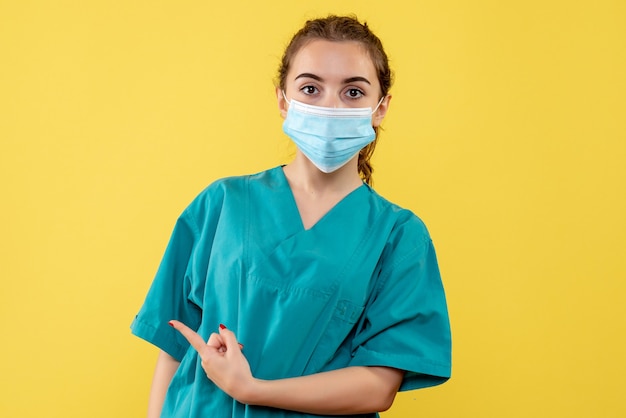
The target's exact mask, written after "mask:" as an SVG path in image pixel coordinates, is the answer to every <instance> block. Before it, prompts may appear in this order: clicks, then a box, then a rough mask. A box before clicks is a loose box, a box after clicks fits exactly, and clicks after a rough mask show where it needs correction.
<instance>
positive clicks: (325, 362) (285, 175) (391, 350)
mask: <svg viewBox="0 0 626 418" xmlns="http://www.w3.org/2000/svg"><path fill="white" fill-rule="evenodd" d="M390 85H391V72H390V70H389V65H388V61H387V57H386V55H385V52H384V50H383V47H382V45H381V43H380V41H379V40H378V38H377V37H376V36H375V35H374V34H373V33H372V32H371V31H370V30H369V28H368V27H367V25H365V24H361V23H359V22H358V21H357V20H356V19H354V18H351V17H336V16H329V17H328V18H324V19H317V20H312V21H309V22H307V23H306V24H305V26H304V27H303V28H302V29H301V30H300V31H299V32H298V33H296V35H295V36H294V38H293V39H292V41H291V43H290V44H289V46H288V47H287V49H286V51H285V54H284V56H283V59H282V65H281V68H280V70H279V80H278V86H277V88H276V96H277V100H278V107H279V110H280V113H281V115H282V117H283V118H284V119H285V120H284V124H283V130H284V131H285V133H287V135H288V136H289V137H290V138H291V139H292V140H293V141H294V142H295V144H296V146H297V151H296V155H295V158H294V160H293V161H292V162H291V163H289V164H287V165H285V166H281V167H276V168H273V169H270V170H268V171H265V172H262V173H258V174H255V175H251V176H242V177H232V178H226V179H221V180H218V181H216V182H215V183H213V184H212V185H210V186H209V187H208V188H207V189H206V190H204V191H203V192H202V193H201V194H200V195H199V196H198V197H197V198H196V199H195V200H194V201H193V202H192V203H191V204H190V205H189V207H188V208H187V209H186V210H185V211H184V212H183V214H182V215H181V217H180V218H179V220H178V222H177V224H176V227H175V229H174V232H173V234H172V237H171V240H170V243H169V245H168V247H167V250H166V253H165V255H164V258H163V261H162V263H161V266H160V268H159V270H158V272H157V275H156V277H155V279H154V282H153V284H152V287H151V289H150V291H149V293H148V295H147V297H146V301H145V303H144V305H143V307H142V308H141V310H140V312H139V314H138V315H137V317H136V319H135V321H134V322H133V324H132V331H133V333H134V334H135V335H137V336H139V337H141V338H144V339H146V340H148V341H150V342H152V343H153V344H155V345H157V346H158V347H160V348H161V352H160V355H159V358H158V361H157V366H156V370H155V376H154V380H153V385H152V389H151V395H150V403H149V413H148V415H149V416H153V417H157V416H164V417H269V416H271V417H303V416H312V415H333V416H337V415H351V416H354V415H357V414H362V415H361V416H365V417H375V416H377V412H378V411H383V410H386V409H388V408H389V407H390V406H391V404H392V402H393V399H394V397H395V394H396V393H397V391H398V390H410V389H417V388H422V387H427V386H432V385H436V384H440V383H443V382H445V381H446V380H447V379H448V378H449V376H450V327H449V322H448V315H447V309H446V302H445V296H444V291H443V287H442V284H441V279H440V276H439V270H438V267H437V260H436V257H435V252H434V249H433V246H432V242H431V240H430V237H429V235H428V232H427V230H426V228H425V226H424V225H423V223H422V222H421V221H420V220H419V219H418V218H417V217H416V216H415V215H414V214H412V213H411V212H410V211H408V210H404V209H401V208H399V207H398V206H396V205H394V204H392V203H390V202H388V201H386V200H385V199H383V198H382V197H380V196H379V195H378V194H377V193H376V192H375V191H374V190H373V189H372V188H371V187H370V183H371V173H372V168H371V165H370V162H369V158H370V156H371V154H372V151H373V149H374V145H375V137H376V133H377V130H378V127H379V126H380V123H381V122H382V120H383V118H384V117H385V114H386V113H387V110H388V109H389V102H390V100H391V96H390V95H389V94H388V92H389V88H390ZM168 323H169V325H171V326H172V327H173V328H171V327H170V326H168ZM222 324H224V325H222ZM240 343H243V345H241V344H240Z"/></svg>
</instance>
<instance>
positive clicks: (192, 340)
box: [168, 320, 207, 353]
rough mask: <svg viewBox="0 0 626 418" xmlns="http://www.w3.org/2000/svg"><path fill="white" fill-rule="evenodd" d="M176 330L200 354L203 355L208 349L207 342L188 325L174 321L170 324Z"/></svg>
mask: <svg viewBox="0 0 626 418" xmlns="http://www.w3.org/2000/svg"><path fill="white" fill-rule="evenodd" d="M168 323H169V324H170V325H171V326H172V327H174V329H175V330H176V331H178V332H180V333H181V334H182V336H183V337H185V339H186V340H187V341H189V344H191V346H192V347H193V348H195V349H196V351H197V352H198V353H202V352H203V351H204V350H205V349H206V347H207V346H206V342H205V341H204V339H203V338H202V337H201V336H200V335H199V334H198V333H197V332H195V331H194V330H192V329H191V328H189V327H188V326H187V325H185V324H183V323H182V322H180V321H175V320H172V321H170V322H168Z"/></svg>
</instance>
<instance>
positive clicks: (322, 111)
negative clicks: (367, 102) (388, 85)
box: [283, 91, 384, 173]
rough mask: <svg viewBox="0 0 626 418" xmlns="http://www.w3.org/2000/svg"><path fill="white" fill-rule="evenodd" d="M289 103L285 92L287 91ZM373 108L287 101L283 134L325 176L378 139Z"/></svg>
mask: <svg viewBox="0 0 626 418" xmlns="http://www.w3.org/2000/svg"><path fill="white" fill-rule="evenodd" d="M283 96H284V97H285V100H287V97H286V96H285V92H284V91H283ZM383 99H384V97H383V98H381V99H380V101H379V102H378V105H377V106H376V108H375V109H374V110H373V111H372V109H371V108H369V107H362V108H333V107H320V106H312V105H308V104H305V103H301V102H298V101H296V100H293V99H292V100H291V101H289V100H287V103H289V110H288V111H287V117H286V118H285V122H284V123H283V131H284V132H285V133H286V134H287V135H288V136H289V137H290V138H291V139H292V140H293V142H294V143H295V144H296V146H297V147H298V149H300V151H302V153H303V154H304V155H305V156H306V157H307V158H308V159H309V160H310V161H311V162H312V163H313V164H314V165H315V166H316V167H317V168H318V169H319V170H320V171H323V172H324V173H332V172H333V171H335V170H338V169H339V168H341V167H343V166H344V165H345V164H346V163H347V162H348V161H350V160H351V159H352V158H354V156H356V155H357V154H358V153H359V151H360V150H361V149H362V148H363V147H365V146H366V145H367V144H369V143H370V142H372V141H373V140H374V139H375V138H376V132H375V131H374V128H373V127H372V114H373V113H374V112H376V110H377V109H378V106H380V103H382V101H383Z"/></svg>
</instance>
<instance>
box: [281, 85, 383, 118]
mask: <svg viewBox="0 0 626 418" xmlns="http://www.w3.org/2000/svg"><path fill="white" fill-rule="evenodd" d="M283 94H285V92H284V91H283ZM385 97H387V95H386V94H385V95H384V96H383V97H381V98H380V100H379V101H378V104H377V105H376V107H375V108H374V110H372V115H373V114H374V113H376V111H377V110H378V108H379V107H380V104H381V103H382V102H383V100H385ZM286 99H287V98H286V97H285V100H286Z"/></svg>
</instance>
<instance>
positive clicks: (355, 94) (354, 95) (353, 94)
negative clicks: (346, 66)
mask: <svg viewBox="0 0 626 418" xmlns="http://www.w3.org/2000/svg"><path fill="white" fill-rule="evenodd" d="M364 95H365V93H363V91H361V90H360V89H356V88H351V89H348V90H346V96H348V98H349V99H360V98H361V97H363V96H364Z"/></svg>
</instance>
